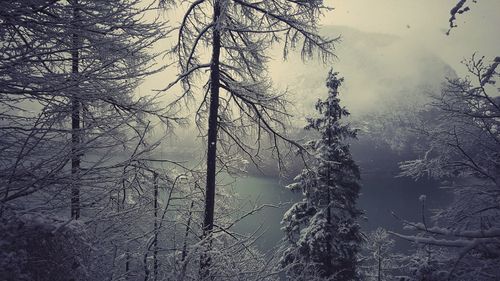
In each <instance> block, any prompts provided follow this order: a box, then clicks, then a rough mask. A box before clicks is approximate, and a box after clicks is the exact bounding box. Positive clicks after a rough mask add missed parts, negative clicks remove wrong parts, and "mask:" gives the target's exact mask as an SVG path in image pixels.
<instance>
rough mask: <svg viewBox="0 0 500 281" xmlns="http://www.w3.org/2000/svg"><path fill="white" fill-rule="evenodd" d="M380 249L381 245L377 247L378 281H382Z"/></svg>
mask: <svg viewBox="0 0 500 281" xmlns="http://www.w3.org/2000/svg"><path fill="white" fill-rule="evenodd" d="M380 248H381V245H378V274H377V280H378V281H381V280H382V255H381V253H380Z"/></svg>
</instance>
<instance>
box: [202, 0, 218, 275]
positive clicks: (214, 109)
mask: <svg viewBox="0 0 500 281" xmlns="http://www.w3.org/2000/svg"><path fill="white" fill-rule="evenodd" d="M220 13H221V7H220V0H215V2H214V17H213V20H214V23H215V26H214V27H213V28H212V30H213V38H212V40H213V41H212V61H211V65H210V110H209V116H208V144H207V146H208V151H207V187H206V190H205V217H204V220H203V237H204V238H206V239H207V245H208V248H207V250H208V249H209V248H210V244H211V243H210V239H211V238H210V235H211V233H212V230H213V227H214V210H215V171H216V156H217V129H218V128H217V126H218V120H217V118H218V109H219V87H220V82H219V77H220V73H219V71H220V69H219V57H220V48H221V45H220V30H219V28H220V27H219V17H220ZM209 267H210V257H209V255H208V254H204V255H203V256H202V257H201V264H200V271H201V272H200V273H201V277H202V278H203V279H205V278H207V277H208V276H209Z"/></svg>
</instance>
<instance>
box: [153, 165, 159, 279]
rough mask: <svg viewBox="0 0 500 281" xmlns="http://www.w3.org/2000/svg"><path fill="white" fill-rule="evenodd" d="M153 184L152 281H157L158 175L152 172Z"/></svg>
mask: <svg viewBox="0 0 500 281" xmlns="http://www.w3.org/2000/svg"><path fill="white" fill-rule="evenodd" d="M153 184H154V216H155V221H154V232H155V234H154V240H153V280H154V281H157V280H158V174H157V173H156V172H153Z"/></svg>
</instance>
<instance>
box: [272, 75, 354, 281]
mask: <svg viewBox="0 0 500 281" xmlns="http://www.w3.org/2000/svg"><path fill="white" fill-rule="evenodd" d="M342 81H343V78H338V77H337V73H336V72H332V71H330V73H329V74H328V78H327V83H326V85H327V87H328V90H329V93H328V98H327V99H326V100H324V101H323V100H319V101H318V102H317V103H316V110H317V111H318V112H319V113H320V115H321V116H320V117H318V118H308V120H307V122H308V125H307V126H306V128H305V129H306V130H315V131H317V132H318V133H319V135H320V137H319V138H318V139H316V140H312V141H310V142H309V143H307V145H306V147H307V148H308V149H309V150H310V151H311V155H312V156H313V157H312V160H311V161H310V163H308V165H307V167H306V168H305V169H304V170H303V171H302V173H301V174H300V175H298V176H297V177H296V178H295V180H296V182H295V183H293V184H291V185H289V186H288V188H290V189H292V190H293V191H302V193H303V195H304V198H303V200H302V201H300V202H298V203H296V204H294V205H293V206H292V207H291V208H290V210H289V211H288V212H287V213H286V214H285V215H284V218H283V221H282V224H283V230H284V231H285V233H286V240H287V241H286V245H285V246H284V249H283V256H282V259H281V266H283V267H284V268H285V269H286V272H287V275H288V277H289V278H291V279H293V280H312V278H314V276H315V277H318V278H321V279H322V280H324V279H325V278H326V279H328V280H343V281H347V280H356V279H357V274H356V263H357V262H356V256H357V253H358V250H359V247H360V242H361V239H362V238H361V234H360V227H359V225H358V223H357V219H358V217H359V216H360V214H361V212H360V211H359V210H358V209H357V208H356V200H357V198H358V196H359V190H360V185H359V184H358V181H359V179H360V174H359V169H358V166H357V165H356V163H355V162H354V160H353V159H352V156H351V154H350V152H349V144H348V143H347V142H346V140H348V139H351V138H355V137H356V130H355V129H352V128H351V127H350V126H349V124H344V123H342V122H341V119H342V117H345V116H348V115H349V112H348V111H347V110H346V109H345V108H344V107H341V105H340V100H339V97H338V95H339V92H338V88H339V86H340V85H341V84H342Z"/></svg>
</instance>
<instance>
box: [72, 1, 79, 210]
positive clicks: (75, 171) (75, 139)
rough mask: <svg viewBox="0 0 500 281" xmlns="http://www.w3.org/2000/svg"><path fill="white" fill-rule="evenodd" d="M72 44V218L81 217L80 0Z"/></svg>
mask: <svg viewBox="0 0 500 281" xmlns="http://www.w3.org/2000/svg"><path fill="white" fill-rule="evenodd" d="M72 6H73V23H72V26H71V27H72V29H73V30H72V33H73V34H72V42H71V44H72V46H71V75H72V76H73V83H74V85H73V93H72V97H71V218H72V219H78V218H80V151H79V150H80V140H81V131H80V99H79V97H78V83H79V82H78V72H79V69H78V65H79V62H80V58H79V49H80V46H79V45H80V44H79V40H80V38H79V36H78V33H77V31H78V25H79V21H80V15H79V13H80V12H79V8H78V0H74V1H73V2H72Z"/></svg>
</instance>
